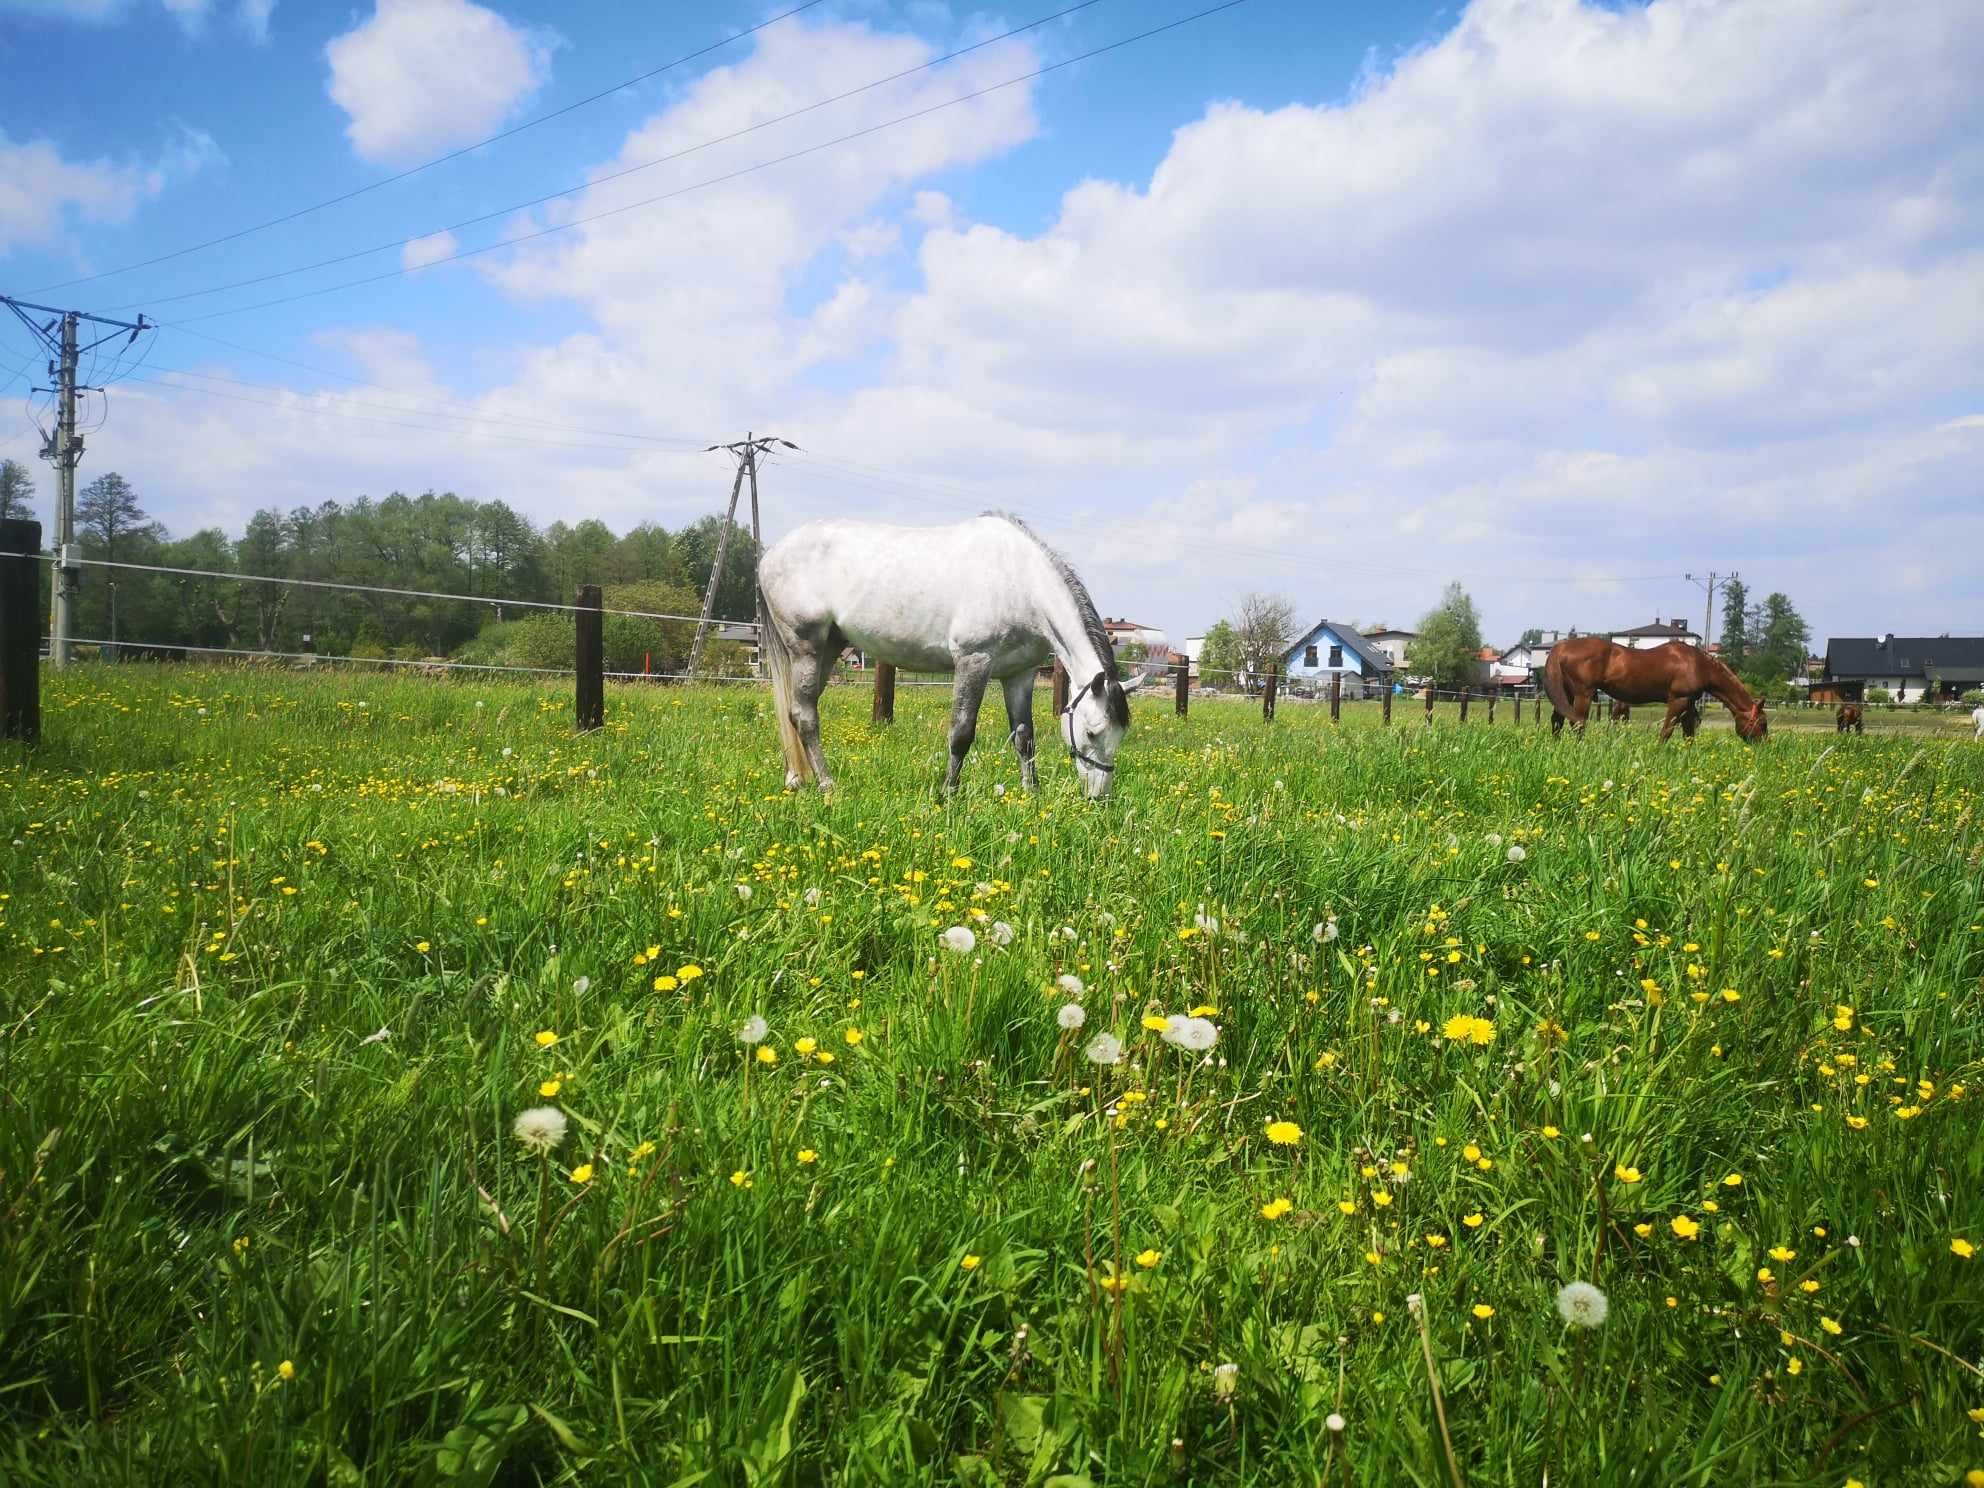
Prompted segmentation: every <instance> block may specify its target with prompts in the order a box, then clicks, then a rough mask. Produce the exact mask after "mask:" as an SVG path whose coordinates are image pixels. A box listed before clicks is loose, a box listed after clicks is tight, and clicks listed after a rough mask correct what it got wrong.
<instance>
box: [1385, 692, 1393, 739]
mask: <svg viewBox="0 0 1984 1488" xmlns="http://www.w3.org/2000/svg"><path fill="white" fill-rule="evenodd" d="M1391 726H1392V684H1391V683H1390V682H1389V681H1388V682H1386V683H1385V727H1386V728H1390V727H1391Z"/></svg>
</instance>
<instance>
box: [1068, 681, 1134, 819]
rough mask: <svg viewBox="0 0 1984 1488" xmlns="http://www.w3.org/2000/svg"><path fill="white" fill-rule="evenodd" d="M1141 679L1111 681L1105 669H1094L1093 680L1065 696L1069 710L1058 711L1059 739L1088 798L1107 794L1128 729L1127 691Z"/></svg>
mask: <svg viewBox="0 0 1984 1488" xmlns="http://www.w3.org/2000/svg"><path fill="white" fill-rule="evenodd" d="M1143 683H1144V679H1143V678H1142V677H1141V676H1137V677H1132V678H1131V679H1130V681H1129V682H1128V683H1123V682H1116V681H1112V680H1111V679H1110V677H1109V674H1108V673H1107V672H1097V673H1096V674H1095V680H1094V681H1092V682H1090V683H1089V684H1088V686H1086V687H1084V688H1083V689H1082V690H1081V691H1080V692H1078V693H1076V694H1075V695H1074V696H1073V697H1072V698H1070V699H1069V700H1068V710H1067V712H1066V713H1064V714H1062V715H1061V741H1062V742H1063V743H1064V744H1066V745H1067V746H1068V753H1069V754H1070V755H1071V756H1072V757H1073V758H1074V761H1075V774H1076V775H1077V776H1079V777H1080V779H1081V783H1082V794H1083V795H1085V796H1087V797H1088V798H1089V799H1090V800H1091V801H1100V800H1101V799H1102V798H1103V797H1104V796H1106V795H1108V794H1109V785H1110V782H1111V781H1112V780H1113V779H1114V778H1115V772H1116V751H1117V750H1119V749H1121V748H1122V747H1123V736H1124V735H1125V734H1127V733H1129V731H1130V699H1129V694H1130V693H1133V692H1135V691H1136V690H1137V689H1138V688H1139V687H1141V686H1143Z"/></svg>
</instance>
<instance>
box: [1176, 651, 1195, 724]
mask: <svg viewBox="0 0 1984 1488" xmlns="http://www.w3.org/2000/svg"><path fill="white" fill-rule="evenodd" d="M1171 684H1172V688H1173V690H1174V691H1176V693H1177V695H1178V716H1179V717H1180V718H1183V717H1184V716H1185V710H1186V709H1187V708H1189V707H1190V706H1191V701H1192V662H1191V658H1189V657H1185V656H1181V657H1179V658H1178V659H1177V660H1176V661H1174V662H1172V663H1171Z"/></svg>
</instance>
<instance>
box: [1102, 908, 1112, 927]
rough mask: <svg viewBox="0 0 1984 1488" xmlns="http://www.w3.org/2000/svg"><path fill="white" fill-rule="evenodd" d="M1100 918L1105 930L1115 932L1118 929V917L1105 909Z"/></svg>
mask: <svg viewBox="0 0 1984 1488" xmlns="http://www.w3.org/2000/svg"><path fill="white" fill-rule="evenodd" d="M1100 918H1101V920H1102V928H1103V929H1105V930H1114V929H1115V928H1116V916H1115V915H1113V914H1111V913H1110V912H1109V911H1108V910H1106V909H1105V910H1104V911H1103V912H1102V914H1101V916H1100Z"/></svg>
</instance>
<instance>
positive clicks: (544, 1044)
mask: <svg viewBox="0 0 1984 1488" xmlns="http://www.w3.org/2000/svg"><path fill="white" fill-rule="evenodd" d="M532 1037H533V1038H534V1039H535V1040H536V1041H537V1046H538V1048H540V1049H549V1048H550V1047H551V1046H552V1045H553V1044H555V1043H557V1042H558V1035H557V1034H555V1033H553V1032H552V1031H551V1030H550V1029H548V1028H541V1029H539V1030H538V1031H537V1032H536V1033H535V1034H533V1035H532Z"/></svg>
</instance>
